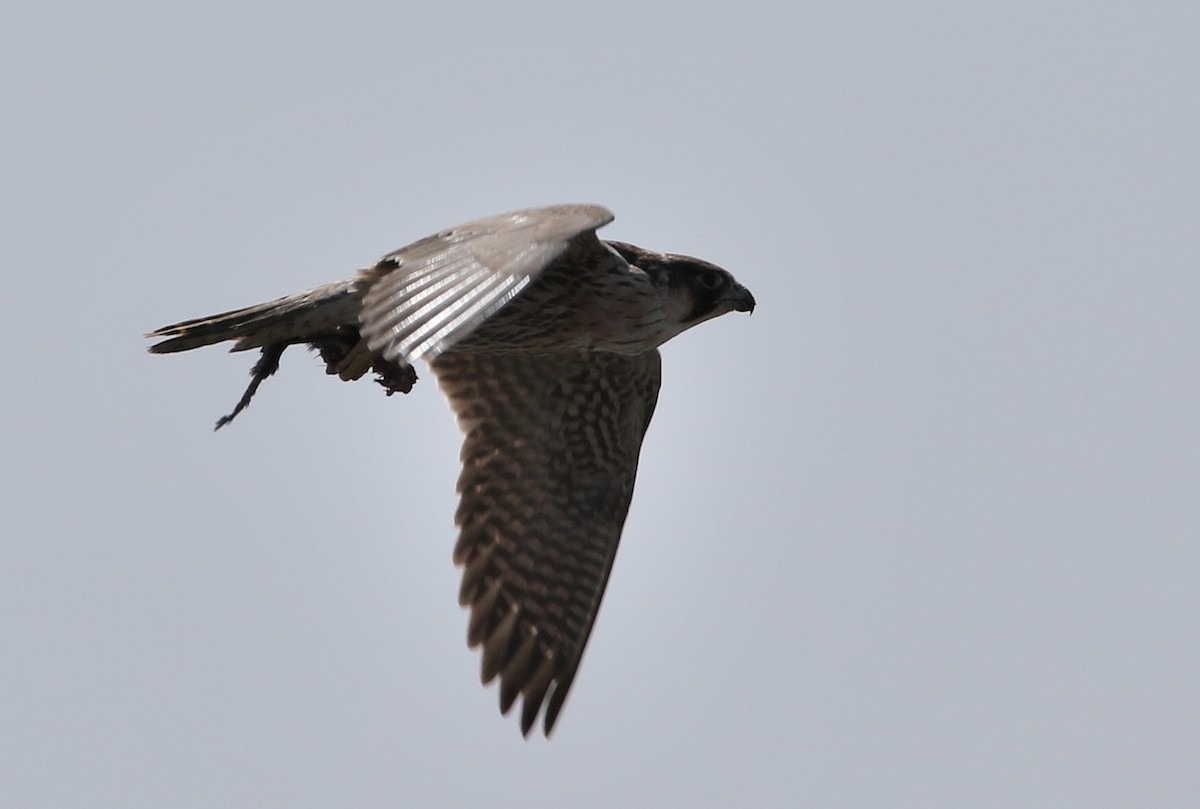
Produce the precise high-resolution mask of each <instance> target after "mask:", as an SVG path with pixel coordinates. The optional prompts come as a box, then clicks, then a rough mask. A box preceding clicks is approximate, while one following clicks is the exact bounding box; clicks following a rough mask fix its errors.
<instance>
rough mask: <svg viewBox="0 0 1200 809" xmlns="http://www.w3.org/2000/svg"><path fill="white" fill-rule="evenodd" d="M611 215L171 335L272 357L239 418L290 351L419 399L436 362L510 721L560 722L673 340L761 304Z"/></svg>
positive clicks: (159, 348) (375, 274) (472, 582)
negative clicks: (636, 240)
mask: <svg viewBox="0 0 1200 809" xmlns="http://www.w3.org/2000/svg"><path fill="white" fill-rule="evenodd" d="M612 219H613V215H612V214H611V213H610V212H609V211H608V210H606V209H605V208H602V207H600V206H597V205H554V206H550V207H545V208H532V209H528V210H522V211H514V212H512V213H506V214H500V215H498V216H491V217H487V218H485V219H480V220H478V221H475V222H470V223H468V224H465V225H462V226H460V227H456V228H451V229H449V230H444V231H442V232H440V233H437V234H435V235H433V236H429V237H427V238H424V239H421V240H420V241H417V242H414V243H413V244H410V245H409V246H407V247H403V248H401V249H399V250H396V251H395V252H392V253H389V254H387V255H386V256H384V257H383V258H381V259H380V260H379V261H378V262H376V263H375V264H374V265H373V266H371V267H368V268H367V269H365V270H362V271H360V272H359V273H358V274H357V275H356V276H355V277H353V278H351V279H349V280H346V281H341V282H339V283H334V284H326V285H325V286H320V287H316V288H314V289H310V290H307V291H305V292H300V293H297V294H295V295H289V296H287V297H284V298H279V299H277V300H274V301H270V302H268V303H263V304H259V305H258V306H251V307H248V308H245V309H237V310H234V311H231V312H225V313H224V314H219V315H214V316H212V317H205V318H199V319H196V320H187V321H184V322H182V323H176V324H175V325H172V326H164V327H163V328H161V329H156V330H155V331H152V332H150V333H149V334H148V335H147V337H153V338H164V339H162V341H161V342H158V343H156V344H154V345H153V346H151V348H150V351H151V352H153V353H155V354H170V353H174V352H177V351H187V350H190V349H193V348H199V347H201V346H206V345H212V344H214V343H219V342H223V341H225V340H231V341H234V343H233V347H232V348H231V350H232V351H243V350H247V349H251V348H257V349H260V350H261V352H262V354H261V357H260V358H259V360H258V361H257V362H256V363H255V365H254V368H253V370H252V373H251V377H252V378H251V382H250V386H249V387H248V388H247V390H246V392H245V394H244V395H243V396H242V398H241V400H240V401H239V402H238V403H237V406H236V407H235V408H234V409H233V411H232V412H231V413H230V414H229V415H228V416H225V417H223V418H222V419H221V420H220V421H218V422H217V427H218V428H220V427H222V426H224V425H225V424H227V423H229V421H231V420H232V419H233V418H234V417H235V416H236V415H237V414H238V413H239V412H241V411H242V410H243V409H244V408H245V407H246V406H247V405H248V404H249V402H250V399H251V397H253V395H254V393H255V391H256V390H257V389H258V386H259V384H260V383H261V382H262V381H263V380H264V379H265V378H266V377H268V376H270V375H271V374H272V373H274V372H275V370H276V369H277V368H278V367H279V358H280V356H281V355H282V354H283V351H284V349H286V348H287V347H288V346H290V345H300V344H305V345H308V346H310V347H311V348H313V349H315V350H316V351H317V352H319V354H320V356H321V358H322V359H323V360H324V361H325V364H326V371H327V373H330V374H337V375H338V376H339V377H340V378H341V379H343V380H353V379H359V378H361V377H362V376H363V375H365V374H366V373H367V372H368V371H369V370H373V371H374V372H375V373H376V374H377V377H378V381H379V382H380V384H382V385H383V386H384V387H385V388H386V389H387V392H388V394H389V395H390V394H392V393H394V392H396V391H400V392H404V393H407V392H408V391H409V390H410V389H411V388H412V385H413V383H414V382H415V380H416V378H417V377H416V372H415V371H414V369H413V363H414V362H416V361H417V360H422V359H423V360H425V361H426V362H428V364H429V366H430V368H431V369H432V370H433V373H434V375H435V376H436V377H437V380H438V384H439V385H440V386H441V388H442V390H443V391H444V392H445V394H446V397H447V398H448V399H449V401H450V406H451V408H452V409H453V410H454V413H455V414H456V416H457V418H458V424H459V427H460V428H461V429H462V431H463V432H464V433H465V436H466V437H465V440H464V442H463V447H462V453H461V460H462V473H461V475H460V477H459V479H458V494H459V496H460V501H459V506H458V512H457V514H456V515H455V523H456V525H457V527H458V529H459V536H458V542H457V544H456V546H455V548H454V562H455V564H456V565H458V566H460V567H462V569H463V578H462V587H461V589H460V591H459V603H460V604H462V605H463V606H465V607H469V608H470V618H469V626H468V629H467V643H468V645H469V646H470V647H471V648H474V647H476V646H482V647H483V649H482V657H483V660H482V666H483V673H482V679H483V682H484V683H485V684H486V683H489V682H491V681H492V680H493V679H495V678H496V677H499V679H500V710H501V713H503V714H507V713H508V711H509V709H510V708H511V707H512V706H513V703H514V702H515V701H516V699H517V697H518V696H520V697H521V698H522V710H521V732H522V734H524V735H526V736H527V735H528V734H529V731H530V729H531V728H532V727H533V725H534V723H535V721H536V720H537V717H538V714H539V712H541V710H542V708H543V706H544V707H545V713H544V722H543V724H544V732H545V733H546V735H549V734H550V731H551V730H552V729H553V728H554V723H555V721H556V720H557V719H558V715H559V711H560V710H561V709H562V706H563V701H564V700H565V699H566V696H567V693H568V691H569V690H570V688H571V682H572V680H573V679H574V677H575V672H576V670H577V669H578V668H579V662H580V659H581V658H582V656H583V650H584V647H585V645H586V644H587V640H588V636H589V634H590V633H591V630H592V624H593V623H594V622H595V620H596V612H597V610H598V609H599V607H600V600H601V598H602V597H603V595H604V588H605V585H606V584H607V582H608V575H609V571H610V569H611V568H612V564H613V558H614V556H615V555H616V552H617V543H618V541H619V540H620V537H621V529H622V526H623V525H624V523H625V516H626V514H627V513H628V511H629V503H630V499H631V497H632V496H633V484H634V477H635V475H636V473H637V464H638V454H639V451H640V449H641V445H642V438H643V436H644V435H645V433H646V428H647V426H648V425H649V424H650V417H651V415H652V414H653V413H654V406H655V402H656V401H657V399H658V388H659V382H660V358H659V353H658V347H659V346H660V345H662V344H663V343H665V342H666V341H667V340H670V339H671V338H672V337H674V336H675V335H677V334H679V333H680V332H682V331H685V330H686V329H689V328H691V327H692V326H695V325H696V324H697V323H702V322H704V321H705V320H711V319H712V318H714V317H718V316H720V315H723V314H725V313H726V312H732V311H737V312H752V311H753V310H754V297H753V296H752V295H751V294H750V292H749V290H747V289H746V288H745V287H743V286H742V285H741V284H739V283H738V282H737V281H735V280H734V279H733V276H731V275H730V274H729V273H728V272H726V271H725V270H723V269H721V268H720V267H717V266H715V265H713V264H710V263H708V262H706V261H701V260H700V259H696V258H690V257H688V256H681V255H675V254H671V253H656V252H654V251H651V250H646V249H643V248H641V247H636V246H634V245H632V244H625V243H623V242H615V241H601V240H600V239H599V238H598V237H597V236H596V230H597V229H598V228H600V227H602V226H604V225H606V224H608V223H609V222H611V221H612Z"/></svg>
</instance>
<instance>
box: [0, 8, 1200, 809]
mask: <svg viewBox="0 0 1200 809" xmlns="http://www.w3.org/2000/svg"><path fill="white" fill-rule="evenodd" d="M0 101H2V103H3V110H4V113H3V116H2V117H0V165H2V171H3V176H2V178H0V244H2V249H3V262H4V268H5V269H4V278H5V285H4V288H5V304H6V305H5V307H4V308H5V316H4V317H3V319H2V320H0V344H2V345H3V346H4V367H5V375H4V378H5V382H4V385H3V389H4V393H3V396H2V397H0V419H2V424H3V428H2V433H0V436H2V445H0V473H2V475H3V477H2V479H0V527H2V531H3V537H2V541H0V804H3V805H4V806H12V807H122V808H132V807H241V806H246V807H251V806H252V807H333V806H345V807H364V808H365V807H396V806H403V807H424V806H431V807H432V806H476V807H497V808H498V809H499V808H500V807H510V806H520V807H523V808H525V809H535V808H536V807H547V806H555V807H558V806H564V805H565V806H571V807H675V806H687V807H724V806H747V807H807V806H813V807H920V808H921V809H931V807H1022V809H1024V808H1026V807H1055V808H1056V809H1061V808H1062V807H1087V809H1099V808H1101V807H1130V806H1147V807H1195V806H1197V805H1200V765H1198V762H1200V643H1198V640H1200V638H1198V635H1200V543H1198V540H1200V502H1198V498H1197V492H1198V490H1200V413H1198V410H1200V408H1198V405H1200V350H1198V349H1200V328H1198V327H1197V310H1198V308H1200V248H1198V238H1197V234H1198V229H1200V228H1198V226H1200V6H1198V5H1197V4H1196V3H1194V2H1183V1H1182V0H1181V1H1180V2H1177V3H1137V4H1134V3H1119V2H1116V3H1114V2H1110V3H1084V2H1078V3H1068V2H1013V3H987V4H985V3H947V2H917V3H903V4H901V3H882V2H875V3H862V2H822V3H805V2H777V3H752V2H751V3H745V2H744V3H736V4H721V3H684V2H676V3H671V2H658V1H657V0H649V2H637V3H627V2H613V3H589V4H585V5H575V4H570V3H562V2H555V3H550V2H538V3H522V2H513V3H503V4H497V3H482V2H476V3H470V4H462V5H458V4H453V3H432V2H427V3H420V4H418V3H404V2H391V3H369V4H359V3H338V4H333V3H330V4H317V3H305V2H300V3H282V2H259V1H258V0H252V1H251V2H244V1H243V0H239V2H208V3H154V2H130V1H129V0H117V1H116V2H111V3H82V2H80V3H64V2H42V3H37V4H34V3H22V4H18V5H17V6H14V7H12V8H10V9H9V11H8V12H6V14H5V23H4V30H3V32H2V33H0ZM553 202H597V203H601V204H604V205H607V206H609V207H610V208H611V209H612V210H614V211H615V212H616V214H617V221H616V222H615V223H614V224H613V225H611V226H610V227H609V228H607V229H606V230H605V231H604V235H606V236H609V237H611V238H616V239H622V240H627V241H632V242H636V243H639V244H643V245H646V246H649V247H654V248H658V249H663V250H671V251H677V252H686V253H691V254H694V255H698V256H702V257H704V258H707V259H709V260H711V261H714V262H716V263H718V264H721V265H723V266H725V267H727V268H728V269H730V270H731V271H732V272H734V273H735V275H736V276H737V277H738V278H739V280H741V281H742V282H743V283H745V284H746V285H747V286H748V287H749V288H750V289H751V290H753V292H754V294H755V295H756V297H757V298H758V302H759V307H758V310H757V311H756V312H755V314H754V316H753V317H749V318H748V317H745V316H739V315H730V316H727V317H724V318H722V319H720V320H718V321H715V322H713V323H709V324H705V325H704V326H702V327H701V328H698V329H696V330H694V331H692V332H689V333H688V334H685V335H684V336H682V337H681V338H679V339H678V340H676V341H674V342H672V343H671V344H669V345H668V346H667V347H666V348H665V350H664V359H665V367H664V371H665V373H664V376H665V380H664V387H663V392H662V396H661V399H660V402H659V407H658V412H657V415H656V418H655V421H654V423H653V425H652V426H651V429H650V433H649V436H648V439H647V441H646V445H645V449H644V453H643V460H642V466H641V474H640V479H639V481H638V491H637V495H636V497H635V499H634V503H633V508H632V511H631V514H630V518H629V522H628V524H627V526H626V531H625V536H624V541H623V544H622V547H621V552H620V554H619V555H618V558H617V563H616V567H615V570H614V576H613V579H612V582H611V585H610V587H609V590H608V595H607V598H606V600H605V604H604V607H603V609H602V610H601V613H600V618H599V622H598V624H597V627H596V631H595V634H594V635H593V637H592V641H591V645H590V647H589V649H588V653H587V655H586V657H585V659H584V665H583V668H582V670H581V673H580V676H579V678H578V679H577V681H576V683H575V687H574V690H573V693H572V695H571V699H570V700H569V701H568V703H567V706H566V709H565V712H564V714H563V716H562V719H561V721H560V723H559V727H558V729H557V732H556V734H555V736H554V738H552V739H551V740H550V741H549V742H547V741H546V740H544V739H543V738H541V737H540V736H539V737H537V738H531V739H530V740H529V741H523V740H522V739H521V738H520V735H519V732H518V728H517V723H516V721H515V720H514V718H513V717H511V716H510V717H508V718H507V719H502V718H500V717H499V715H498V712H497V708H496V701H497V696H496V691H495V689H494V688H492V689H487V690H485V689H482V688H481V687H480V686H479V682H478V667H479V660H478V655H477V654H475V653H473V652H468V650H467V649H466V647H465V643H464V640H465V631H466V622H467V621H466V614H465V613H464V612H463V611H461V610H460V609H459V607H458V605H457V603H456V598H455V596H456V593H457V588H458V573H457V571H456V570H455V569H454V567H453V566H452V564H451V561H450V552H451V548H452V546H453V541H454V531H453V522H452V517H453V512H454V507H455V498H454V482H455V478H456V476H457V472H458V468H457V453H458V446H459V440H460V439H459V435H458V432H457V430H456V428H455V426H454V423H453V420H452V418H451V416H450V414H449V412H448V408H447V407H446V405H445V404H444V402H443V400H442V397H441V395H440V393H439V392H438V391H437V389H436V386H435V385H433V384H431V380H430V379H428V378H425V379H423V380H422V381H421V382H420V383H419V384H418V385H417V387H416V389H415V390H414V392H413V393H412V394H411V395H409V396H407V397H399V396H398V397H393V398H390V399H389V398H386V397H384V396H383V395H382V393H381V392H380V391H379V390H378V389H377V388H376V387H375V386H373V385H370V384H358V385H343V384H335V383H334V382H333V381H331V380H330V379H328V378H326V377H325V376H324V375H323V373H322V368H321V365H320V363H319V361H318V360H317V359H315V358H314V357H312V356H307V355H305V354H304V352H302V351H298V350H295V351H292V352H289V355H288V356H287V357H285V360H284V364H283V369H282V371H281V372H280V373H279V374H278V376H277V377H275V378H273V379H271V380H269V381H268V383H267V384H265V385H264V387H263V389H262V391H260V393H259V396H258V398H257V399H256V400H255V402H254V405H253V406H252V407H251V408H250V409H249V410H248V411H247V412H246V413H245V414H243V415H242V416H241V417H240V418H239V420H238V421H237V423H235V424H234V425H233V426H232V427H231V428H229V429H227V430H223V431H222V432H221V433H219V434H216V435H214V434H213V433H212V430H211V428H212V424H213V421H214V420H215V419H216V418H217V417H218V416H220V415H221V414H222V413H225V412H227V411H228V410H229V408H230V407H231V406H232V405H233V403H234V402H235V401H236V399H237V397H238V395H239V394H240V393H241V391H242V388H243V386H244V384H245V381H246V379H247V377H246V374H247V372H248V370H249V366H250V364H251V362H252V360H253V357H251V356H249V355H234V356H230V355H227V354H226V353H224V352H223V351H222V350H220V349H209V350H206V351H203V352H198V353H195V354H189V355H180V356H173V357H157V356H150V355H148V354H147V353H146V352H145V348H146V345H147V341H145V340H144V339H143V338H142V336H141V335H142V333H143V332H145V331H148V330H149V329H151V328H154V327H156V326H160V325H162V324H165V323H169V322H173V321H176V320H180V319H183V318H187V317H194V316H200V315H206V314H210V313H213V312H217V311H222V310H225V309H228V308H232V307H235V306H241V305H247V304H251V303H256V302H258V301H260V300H265V299H267V298H271V297H275V296H278V295H282V294H285V293H289V292H293V291H296V290H299V289H302V288H304V287H307V286H311V285H314V284H317V283H322V282H325V281H331V280H335V279H339V278H343V277H346V276H348V275H349V274H350V273H352V272H353V271H354V270H355V269H356V268H358V267H360V266H362V265H364V264H366V263H368V262H371V261H373V260H374V259H376V258H377V257H378V256H379V255H381V254H383V253H384V252H386V251H388V250H391V249H393V248H396V247H399V246H401V245H403V244H406V243H408V242H409V241H412V240H414V239H416V238H418V237H421V236H424V235H426V234H428V233H430V232H433V231H436V230H438V229H441V228H443V227H447V226H451V225H454V224H458V223H460V222H463V221H466V220H468V219H472V218H474V217H477V216H482V215H486V214H491V213H496V212H500V211H505V210H509V209H513V208H519V207H525V206H530V205H541V204H547V203H553ZM421 370H422V372H423V371H424V369H421ZM425 376H426V377H427V376H428V374H425Z"/></svg>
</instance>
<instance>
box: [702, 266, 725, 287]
mask: <svg viewBox="0 0 1200 809" xmlns="http://www.w3.org/2000/svg"><path fill="white" fill-rule="evenodd" d="M724 283H725V275H724V273H721V272H719V271H718V270H705V271H704V272H702V273H700V286H702V287H704V288H705V289H707V290H708V291H709V292H715V291H716V290H718V289H720V288H721V286H722V285H723V284H724Z"/></svg>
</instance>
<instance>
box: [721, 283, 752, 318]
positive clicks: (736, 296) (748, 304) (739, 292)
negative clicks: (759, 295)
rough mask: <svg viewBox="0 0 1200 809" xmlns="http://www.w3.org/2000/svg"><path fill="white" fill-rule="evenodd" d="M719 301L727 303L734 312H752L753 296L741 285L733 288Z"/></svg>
mask: <svg viewBox="0 0 1200 809" xmlns="http://www.w3.org/2000/svg"><path fill="white" fill-rule="evenodd" d="M721 301H722V302H724V303H728V304H729V305H730V306H731V307H733V311H735V312H750V313H752V314H753V312H754V296H753V295H751V294H750V290H748V289H746V288H745V287H744V286H742V285H741V284H738V285H737V286H735V287H734V288H733V289H732V290H731V291H730V292H729V293H727V294H725V295H722V296H721Z"/></svg>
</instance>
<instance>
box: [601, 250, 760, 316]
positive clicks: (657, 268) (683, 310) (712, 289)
mask: <svg viewBox="0 0 1200 809" xmlns="http://www.w3.org/2000/svg"><path fill="white" fill-rule="evenodd" d="M606 244H608V246H609V247H611V248H612V249H613V250H615V251H617V253H619V254H620V256H621V257H622V258H623V259H625V260H626V261H627V262H629V264H630V265H631V266H633V267H635V268H637V269H638V270H641V271H642V272H644V273H646V275H648V276H650V278H651V280H652V281H653V282H654V286H655V287H656V288H657V289H659V290H660V291H661V292H662V294H663V310H664V313H665V314H666V318H667V322H668V323H670V324H672V325H674V326H675V327H676V330H675V334H678V333H679V332H681V331H684V330H685V329H690V328H691V327H692V326H695V325H696V324H697V323H703V322H704V321H706V320H712V319H713V318H714V317H719V316H721V315H723V314H725V313H726V312H753V311H754V296H753V295H751V294H750V290H748V289H746V288H745V287H744V286H742V285H741V284H739V283H738V282H737V281H736V280H735V279H734V277H733V276H732V275H731V274H730V273H729V272H727V271H726V270H723V269H721V268H720V267H718V266H717V265H716V264H712V263H710V262H708V261H704V260H703V259H699V258H693V257H692V256H681V255H678V254H676V253H657V252H655V251H653V250H647V249H645V248H644V247H638V246H636V245H632V244H627V243H625V242H613V241H610V242H606Z"/></svg>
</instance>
